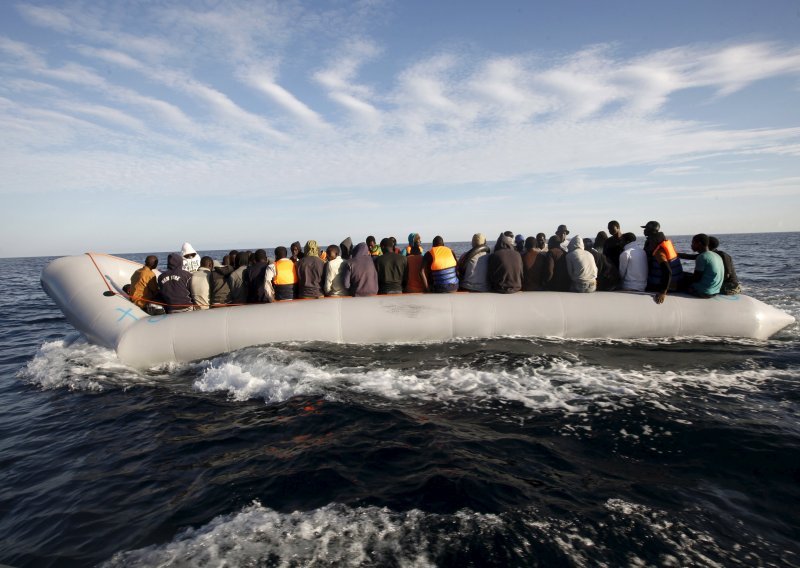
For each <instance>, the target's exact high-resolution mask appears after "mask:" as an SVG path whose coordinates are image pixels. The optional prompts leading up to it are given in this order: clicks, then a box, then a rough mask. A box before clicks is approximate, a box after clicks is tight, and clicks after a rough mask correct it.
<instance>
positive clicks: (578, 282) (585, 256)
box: [566, 235, 597, 292]
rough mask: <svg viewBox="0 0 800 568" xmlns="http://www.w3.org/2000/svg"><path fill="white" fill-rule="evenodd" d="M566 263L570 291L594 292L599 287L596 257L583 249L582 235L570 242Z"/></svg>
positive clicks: (576, 236)
mask: <svg viewBox="0 0 800 568" xmlns="http://www.w3.org/2000/svg"><path fill="white" fill-rule="evenodd" d="M566 263H567V274H569V279H570V290H572V291H573V292H590V291H591V292H593V291H594V290H595V287H596V286H597V264H596V263H595V260H594V256H592V254H591V253H590V252H588V251H586V250H585V249H584V248H583V239H581V237H580V235H575V236H574V237H572V240H571V241H570V242H569V252H568V253H567V260H566Z"/></svg>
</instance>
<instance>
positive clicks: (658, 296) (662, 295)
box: [653, 292, 667, 304]
mask: <svg viewBox="0 0 800 568" xmlns="http://www.w3.org/2000/svg"><path fill="white" fill-rule="evenodd" d="M653 299H654V300H655V301H656V304H663V303H664V300H666V299H667V295H666V294H665V293H664V292H659V293H658V294H656V295H655V296H653Z"/></svg>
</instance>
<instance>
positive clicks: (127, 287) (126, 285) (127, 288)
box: [122, 284, 131, 296]
mask: <svg viewBox="0 0 800 568" xmlns="http://www.w3.org/2000/svg"><path fill="white" fill-rule="evenodd" d="M122 291H123V292H125V293H126V294H127V295H128V296H130V295H131V285H130V284H125V286H123V287H122Z"/></svg>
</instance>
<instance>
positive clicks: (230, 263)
mask: <svg viewBox="0 0 800 568" xmlns="http://www.w3.org/2000/svg"><path fill="white" fill-rule="evenodd" d="M238 254H239V251H238V250H236V249H233V250H231V251H230V252H229V253H228V254H227V255H226V256H225V258H227V259H228V261H227V262H223V263H222V264H223V265H224V266H232V267H233V268H234V270H235V269H236V257H237V256H238Z"/></svg>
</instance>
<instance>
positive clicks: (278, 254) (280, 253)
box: [275, 247, 289, 260]
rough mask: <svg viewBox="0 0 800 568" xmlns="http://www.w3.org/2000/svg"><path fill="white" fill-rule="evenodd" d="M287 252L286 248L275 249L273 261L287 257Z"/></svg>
mask: <svg viewBox="0 0 800 568" xmlns="http://www.w3.org/2000/svg"><path fill="white" fill-rule="evenodd" d="M288 254H289V253H288V251H287V250H286V247H276V248H275V260H281V259H284V258H286V257H287V256H288Z"/></svg>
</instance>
